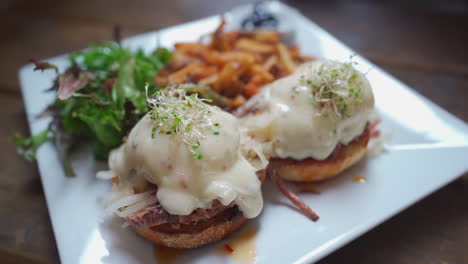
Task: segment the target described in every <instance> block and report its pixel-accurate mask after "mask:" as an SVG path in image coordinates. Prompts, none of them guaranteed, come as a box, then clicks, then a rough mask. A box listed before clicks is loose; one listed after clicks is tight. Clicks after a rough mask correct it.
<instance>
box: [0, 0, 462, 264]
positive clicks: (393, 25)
mask: <svg viewBox="0 0 468 264" xmlns="http://www.w3.org/2000/svg"><path fill="white" fill-rule="evenodd" d="M246 2H252V1H249V0H242V1H229V0H222V1H216V3H215V4H214V1H210V0H198V1H196V0H171V1H155V0H136V1H126V0H114V1H112V0H103V1H93V0H80V1H71V0H42V1H34V0H6V1H1V4H0V33H1V34H0V58H1V59H0V104H1V105H2V111H0V122H1V124H3V125H2V126H0V144H1V146H2V148H3V149H2V152H0V262H2V263H58V262H59V259H58V255H57V249H56V245H55V241H54V237H53V233H52V228H51V225H50V219H49V216H48V212H47V208H46V204H45V200H44V195H43V193H42V188H41V184H40V180H39V175H38V172H37V169H36V166H35V165H34V164H32V163H28V162H26V161H23V160H22V159H20V158H19V157H17V156H16V155H15V154H14V149H15V147H14V146H13V145H12V144H11V143H10V142H9V138H10V137H11V135H12V134H13V133H14V132H20V133H22V134H27V131H28V129H27V123H26V119H25V114H24V109H23V103H22V99H21V97H20V90H19V84H18V81H17V72H18V69H19V67H20V66H22V65H23V64H25V62H26V61H27V60H28V59H29V58H47V57H50V56H55V55H59V54H63V53H66V52H70V51H73V50H77V49H81V48H84V47H86V46H87V45H88V44H89V43H91V42H99V41H104V40H109V39H111V36H112V35H111V31H112V28H113V26H114V25H115V24H120V25H122V27H123V29H124V31H123V35H124V37H125V36H132V35H135V34H138V33H142V32H145V31H149V30H155V29H159V28H163V27H166V26H171V25H175V24H179V23H183V22H187V21H190V20H193V19H198V18H202V17H204V16H207V15H213V14H216V13H220V12H222V11H224V10H228V9H230V8H232V7H234V6H236V5H239V4H242V3H246ZM285 2H286V3H287V4H290V5H292V6H295V7H297V8H298V9H300V10H301V12H303V13H304V14H305V15H306V16H308V17H309V18H311V19H312V20H313V21H315V22H317V23H318V24H319V25H320V26H322V27H323V28H325V29H326V30H328V31H329V32H330V33H332V34H333V35H334V36H336V37H337V38H338V39H340V40H342V41H343V42H345V43H346V44H347V45H349V46H350V47H351V48H353V49H354V50H356V51H357V52H358V53H360V54H362V55H364V56H365V57H367V58H368V59H370V60H371V61H372V62H374V63H375V64H376V65H378V66H379V67H382V68H383V69H384V70H386V71H388V72H389V73H391V74H392V75H394V76H395V77H397V78H398V79H400V80H402V81H403V82H405V83H407V84H408V85H410V86H411V87H413V88H414V89H415V90H417V91H418V92H419V93H421V94H422V95H424V96H426V97H428V98H429V99H431V100H432V101H434V102H435V103H437V104H439V105H440V106H442V107H443V108H445V109H447V110H448V111H450V112H452V113H453V114H455V115H456V116H458V117H459V118H461V119H463V120H465V121H468V107H467V101H468V33H467V32H468V2H467V1H463V0H452V1H435V0H425V1H422V0H414V1H389V0H385V1H372V0H367V1H365V0H361V1H352V2H351V1H344V0H341V1H340V0H328V1H306V0H288V1H285ZM5 124H8V125H5ZM467 200H468V175H465V176H464V177H462V178H460V179H459V180H457V181H455V182H453V183H451V184H449V185H448V186H446V187H445V188H443V189H441V190H439V191H437V192H436V193H434V194H432V195H431V196H429V197H428V198H426V199H424V200H423V201H421V202H419V203H417V204H416V205H414V206H412V207H411V208H409V209H407V210H405V211H404V212H403V213H401V214H399V215H397V216H395V217H393V218H392V219H391V220H389V221H387V222H385V223H384V224H382V225H380V226H379V227H377V228H376V229H374V230H372V231H370V232H369V233H367V234H365V235H364V236H362V237H361V238H358V239H357V240H355V241H354V242H352V243H351V244H349V245H347V246H345V247H344V248H342V249H340V250H338V251H337V252H335V253H333V254H332V255H331V256H329V257H327V258H325V259H323V260H322V261H320V264H335V263H369V264H371V263H372V264H373V263H384V264H390V263H408V264H409V263H411V264H419V263H421V264H422V263H430V264H446V263H454V264H459V263H460V264H464V263H468V251H467V250H466V249H467V245H468V208H467V206H466V201H467Z"/></svg>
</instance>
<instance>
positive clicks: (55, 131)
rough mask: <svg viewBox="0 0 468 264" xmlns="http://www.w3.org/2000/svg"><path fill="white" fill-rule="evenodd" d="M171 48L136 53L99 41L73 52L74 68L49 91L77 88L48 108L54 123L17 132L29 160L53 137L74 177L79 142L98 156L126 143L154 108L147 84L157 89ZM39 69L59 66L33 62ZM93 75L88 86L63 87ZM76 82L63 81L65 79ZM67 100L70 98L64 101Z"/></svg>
mask: <svg viewBox="0 0 468 264" xmlns="http://www.w3.org/2000/svg"><path fill="white" fill-rule="evenodd" d="M170 58H171V52H170V51H169V50H167V49H165V48H158V49H156V50H154V51H153V52H151V53H149V54H146V53H145V52H143V51H142V50H138V51H136V52H132V51H130V50H129V49H127V48H124V47H121V46H120V45H118V44H116V43H104V44H95V45H91V47H90V48H89V49H87V50H84V51H79V52H75V53H72V54H71V55H70V56H69V61H70V65H71V66H70V67H69V68H68V69H67V70H66V71H65V72H64V73H62V74H59V75H58V76H57V80H56V81H55V82H54V87H52V89H49V91H56V92H61V91H67V92H70V91H71V95H70V94H67V95H65V96H60V94H58V95H59V96H58V98H57V99H56V100H55V101H54V102H53V103H52V104H51V105H50V106H49V107H48V112H49V113H51V116H52V121H51V125H50V126H49V128H47V129H46V130H44V131H43V132H41V133H39V134H37V135H34V136H31V137H28V138H25V137H21V136H19V135H16V136H15V137H14V138H13V141H14V143H16V144H17V145H18V153H19V154H20V155H22V156H24V157H25V158H27V159H29V160H32V159H34V158H35V155H36V151H37V149H38V148H39V147H40V146H41V145H42V144H44V143H45V142H48V141H53V142H54V143H55V145H56V147H57V149H58V150H59V154H60V158H61V160H62V163H63V165H64V169H65V172H66V174H67V175H69V176H71V175H73V171H72V170H71V167H70V165H69V161H68V157H69V153H70V152H71V150H72V149H74V146H77V145H79V144H82V143H84V142H88V143H91V145H92V147H93V152H94V156H95V158H96V159H98V160H104V159H106V158H107V157H108V154H109V151H110V150H111V149H113V148H115V147H117V146H118V145H120V144H121V143H122V141H123V138H124V136H125V135H127V133H128V132H129V130H130V129H131V128H132V127H133V125H134V124H135V123H136V122H137V121H138V120H139V119H140V118H141V117H142V116H143V115H144V114H145V113H146V112H148V110H149V108H148V106H147V103H146V94H145V84H146V83H149V86H148V89H149V91H150V92H155V91H156V90H157V89H156V87H155V86H154V84H153V81H152V79H153V77H154V76H155V75H156V73H157V71H158V70H159V69H161V68H162V67H163V66H164V65H165V64H167V63H168V62H169V60H170ZM31 61H32V62H33V63H34V64H35V65H36V68H35V69H37V70H47V69H53V70H55V71H56V72H57V73H58V68H57V67H56V66H54V65H52V64H50V63H47V62H41V61H36V60H31ZM84 75H85V76H87V77H88V79H87V80H86V83H85V85H84V86H82V87H81V86H80V87H79V89H77V88H78V86H74V87H73V86H71V87H60V86H64V85H68V83H73V81H75V80H79V79H80V78H81V77H82V76H84ZM64 79H67V80H70V82H63V81H60V80H64ZM61 99H64V100H61Z"/></svg>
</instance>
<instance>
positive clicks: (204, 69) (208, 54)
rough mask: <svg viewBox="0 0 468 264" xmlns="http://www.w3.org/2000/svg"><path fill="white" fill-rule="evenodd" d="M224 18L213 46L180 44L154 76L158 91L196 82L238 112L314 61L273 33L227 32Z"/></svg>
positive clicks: (212, 35)
mask: <svg viewBox="0 0 468 264" xmlns="http://www.w3.org/2000/svg"><path fill="white" fill-rule="evenodd" d="M225 24H226V22H225V20H224V18H223V19H222V22H221V24H220V26H219V27H218V28H217V29H216V31H215V32H214V33H212V34H211V37H210V40H209V41H208V42H205V43H204V41H203V39H200V41H198V42H191V43H177V44H175V47H174V52H173V56H172V59H171V61H170V63H169V64H168V65H166V67H165V68H163V69H162V70H160V71H159V72H158V74H157V75H156V77H155V83H156V85H157V86H159V87H165V86H167V85H172V84H182V83H194V84H197V85H201V86H207V87H210V88H211V89H213V90H214V91H215V92H217V93H218V94H220V95H222V96H224V97H225V98H226V100H227V102H228V105H229V108H230V109H235V108H237V107H239V106H241V105H242V104H244V102H245V101H246V100H247V99H248V98H250V97H252V96H254V95H255V94H257V93H258V92H259V91H260V88H261V87H262V86H263V85H265V84H268V83H270V82H272V81H274V80H276V79H278V78H281V77H283V76H286V75H288V74H290V73H292V72H293V71H294V70H295V68H296V67H297V66H298V65H300V64H301V63H303V62H305V61H310V60H312V59H313V58H311V57H307V56H304V55H301V53H300V50H299V47H298V46H297V45H293V46H290V47H288V46H287V45H285V44H284V43H282V42H281V34H280V33H279V32H277V31H272V30H257V31H238V30H234V31H227V32H225V31H224V27H225Z"/></svg>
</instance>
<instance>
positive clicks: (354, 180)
mask: <svg viewBox="0 0 468 264" xmlns="http://www.w3.org/2000/svg"><path fill="white" fill-rule="evenodd" d="M353 182H358V183H365V182H367V178H366V177H354V178H353Z"/></svg>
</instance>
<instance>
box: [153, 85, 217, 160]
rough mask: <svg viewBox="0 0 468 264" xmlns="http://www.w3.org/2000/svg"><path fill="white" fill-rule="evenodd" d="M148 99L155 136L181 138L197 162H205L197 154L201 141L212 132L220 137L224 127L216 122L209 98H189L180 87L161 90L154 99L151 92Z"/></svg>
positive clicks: (190, 96)
mask: <svg viewBox="0 0 468 264" xmlns="http://www.w3.org/2000/svg"><path fill="white" fill-rule="evenodd" d="M146 96H147V102H148V105H149V106H150V108H151V111H150V113H149V118H150V119H151V120H153V122H154V125H153V129H152V137H153V138H154V137H155V136H156V135H157V134H162V135H177V136H178V137H180V138H181V139H182V141H183V142H184V143H185V144H186V145H187V147H188V148H189V150H190V152H191V153H192V155H193V159H196V160H200V159H202V158H203V155H202V153H200V152H199V151H197V150H198V149H199V148H200V145H201V144H200V142H201V141H202V140H203V139H204V138H205V136H206V134H207V133H209V132H210V131H213V134H214V135H219V134H220V132H219V128H220V124H219V123H217V122H215V121H214V120H213V118H212V115H211V113H212V110H211V109H210V106H209V105H207V104H206V103H205V102H209V99H202V98H198V94H196V93H193V94H190V95H187V94H186V91H185V90H183V89H177V86H173V87H168V88H166V89H162V90H159V91H157V92H156V93H155V94H154V95H153V96H149V95H148V90H147V95H146ZM215 128H216V130H215Z"/></svg>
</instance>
